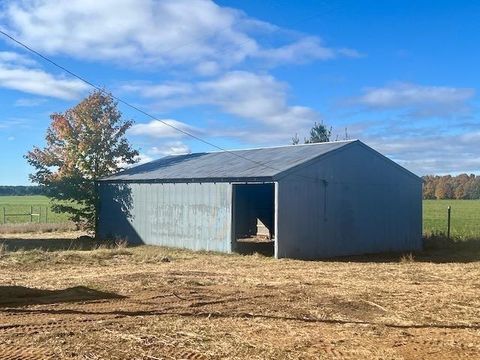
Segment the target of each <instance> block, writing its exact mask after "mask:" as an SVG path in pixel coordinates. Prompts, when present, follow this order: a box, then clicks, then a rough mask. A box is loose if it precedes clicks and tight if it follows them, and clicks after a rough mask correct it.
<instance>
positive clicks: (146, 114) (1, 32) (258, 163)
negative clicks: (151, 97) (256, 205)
mask: <svg viewBox="0 0 480 360" xmlns="http://www.w3.org/2000/svg"><path fill="white" fill-rule="evenodd" d="M0 34H2V35H4V36H6V37H7V38H9V39H10V40H12V41H13V42H15V43H16V44H18V45H20V46H21V47H23V48H25V49H26V50H28V51H30V52H32V53H33V54H35V55H37V56H39V57H40V58H42V59H43V60H45V61H47V62H48V63H50V64H52V65H54V66H56V67H57V68H59V69H61V70H63V71H65V72H66V73H68V74H70V75H71V76H73V77H75V78H77V79H78V80H80V81H82V82H84V83H85V84H87V85H89V86H91V87H93V88H94V89H96V90H98V91H100V92H101V93H103V94H106V95H110V96H111V97H112V98H114V99H115V100H116V101H118V102H119V103H122V104H124V105H125V106H128V107H129V108H131V109H134V110H136V111H138V112H139V113H141V114H143V115H145V116H147V117H149V118H151V119H153V120H156V121H159V122H161V123H162V124H163V125H165V126H168V127H170V128H172V129H174V130H175V131H178V132H180V133H182V134H184V135H186V136H189V137H191V138H193V139H195V140H197V141H200V142H202V143H204V144H206V145H209V146H211V147H213V148H216V149H218V150H220V151H223V152H227V153H229V154H231V155H233V156H236V157H238V158H241V159H243V160H247V161H250V162H252V163H254V164H257V165H261V166H264V167H267V168H270V169H271V170H275V171H281V170H280V169H276V168H274V167H272V166H270V165H268V164H265V163H262V162H259V161H256V160H253V159H249V158H247V157H245V156H242V155H240V154H237V153H236V152H233V151H230V150H228V149H225V148H223V147H221V146H218V145H216V144H214V143H212V142H210V141H208V140H205V139H202V138H201V137H199V136H197V135H194V134H192V133H190V132H188V131H186V130H183V129H181V128H179V127H177V126H175V125H172V124H170V123H168V122H166V121H165V120H162V119H158V118H157V117H155V116H153V115H151V114H149V113H147V112H146V111H144V110H142V109H140V108H139V107H137V106H135V105H132V104H130V103H129V102H127V101H126V100H123V99H122V98H119V97H118V96H115V95H114V94H112V93H110V92H108V91H106V90H105V89H103V88H101V87H100V86H98V85H95V84H94V83H93V82H91V81H90V80H87V79H86V78H84V77H82V76H80V75H77V74H76V73H74V72H73V71H70V70H68V69H67V68H66V67H64V66H62V65H60V64H58V63H57V62H55V61H53V60H51V59H50V58H48V57H47V56H45V55H43V54H41V53H40V52H38V51H37V50H35V49H33V48H31V47H30V46H28V45H26V44H24V43H23V42H21V41H20V40H17V39H16V38H14V37H13V36H11V35H10V34H8V33H6V32H5V31H3V30H0Z"/></svg>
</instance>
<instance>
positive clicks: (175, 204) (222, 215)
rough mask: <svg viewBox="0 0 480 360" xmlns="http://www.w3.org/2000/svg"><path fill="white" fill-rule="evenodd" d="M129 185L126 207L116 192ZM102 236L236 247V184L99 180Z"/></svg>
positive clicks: (207, 247) (221, 248)
mask: <svg viewBox="0 0 480 360" xmlns="http://www.w3.org/2000/svg"><path fill="white" fill-rule="evenodd" d="M119 187H127V188H128V192H129V195H130V197H131V200H132V201H131V206H130V209H129V212H130V217H129V216H128V214H127V212H126V211H124V210H122V209H120V208H119V206H118V201H116V200H115V193H116V192H117V191H118V188H119ZM100 194H101V211H100V235H101V236H103V237H108V236H116V237H122V238H125V237H126V238H128V240H129V241H130V242H132V243H144V244H152V245H164V246H172V247H181V248H188V249H192V250H213V251H222V252H230V251H231V241H230V235H231V185H230V184H228V183H217V184H214V183H203V184H199V183H190V184H181V183H166V184H158V183H151V184H149V183H142V184H135V183H131V184H122V185H119V184H108V183H102V184H101V185H100Z"/></svg>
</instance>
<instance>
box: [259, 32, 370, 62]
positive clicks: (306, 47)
mask: <svg viewBox="0 0 480 360" xmlns="http://www.w3.org/2000/svg"><path fill="white" fill-rule="evenodd" d="M257 56H258V57H259V58H263V59H266V60H270V61H273V62H274V63H305V62H309V61H313V60H330V59H334V58H336V57H338V56H345V57H352V58H359V57H362V55H361V54H360V53H359V52H358V51H357V50H353V49H347V48H342V49H334V48H330V47H327V46H325V45H324V44H323V42H322V40H321V39H319V38H318V37H315V36H307V37H304V38H302V39H300V40H298V41H296V42H294V43H291V44H288V45H285V46H280V47H277V48H272V49H260V50H259V51H258V54H257Z"/></svg>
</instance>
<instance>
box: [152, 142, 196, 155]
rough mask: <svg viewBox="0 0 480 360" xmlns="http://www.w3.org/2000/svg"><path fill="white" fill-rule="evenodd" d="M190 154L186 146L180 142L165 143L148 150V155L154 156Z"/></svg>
mask: <svg viewBox="0 0 480 360" xmlns="http://www.w3.org/2000/svg"><path fill="white" fill-rule="evenodd" d="M190 152H191V150H190V148H189V147H188V145H187V144H184V143H183V142H181V141H173V142H167V143H165V144H162V145H159V146H153V147H151V148H150V150H148V154H150V155H154V156H158V155H160V156H166V155H183V154H189V153H190Z"/></svg>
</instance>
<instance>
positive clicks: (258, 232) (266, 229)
mask: <svg viewBox="0 0 480 360" xmlns="http://www.w3.org/2000/svg"><path fill="white" fill-rule="evenodd" d="M232 220H233V221H232V224H233V231H232V235H233V243H232V250H233V251H234V252H237V253H240V254H253V253H260V254H263V255H266V256H274V252H275V246H274V244H275V243H274V242H275V184H234V185H233V219H232Z"/></svg>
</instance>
